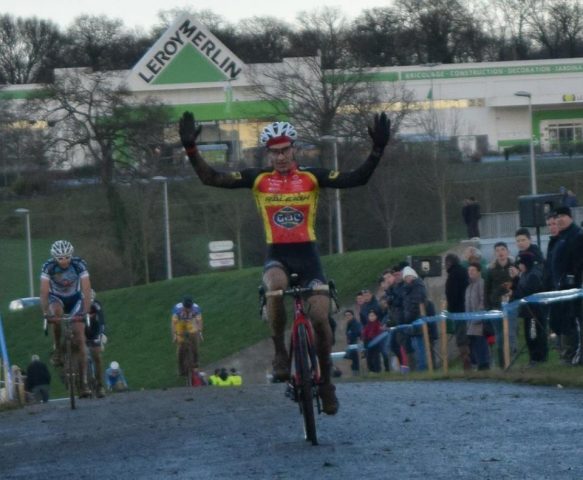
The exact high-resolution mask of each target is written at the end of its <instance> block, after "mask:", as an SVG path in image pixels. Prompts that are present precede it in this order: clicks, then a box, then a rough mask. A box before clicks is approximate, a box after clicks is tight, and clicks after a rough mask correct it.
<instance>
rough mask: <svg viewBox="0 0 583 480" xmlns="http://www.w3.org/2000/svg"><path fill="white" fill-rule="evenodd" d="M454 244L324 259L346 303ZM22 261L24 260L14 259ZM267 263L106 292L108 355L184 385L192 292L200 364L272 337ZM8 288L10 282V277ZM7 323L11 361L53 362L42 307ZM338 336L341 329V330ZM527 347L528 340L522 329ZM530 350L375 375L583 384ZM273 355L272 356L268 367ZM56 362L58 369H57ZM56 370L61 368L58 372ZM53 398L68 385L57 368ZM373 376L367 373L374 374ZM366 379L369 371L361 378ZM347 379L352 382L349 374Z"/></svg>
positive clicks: (7, 316) (143, 378) (572, 371)
mask: <svg viewBox="0 0 583 480" xmlns="http://www.w3.org/2000/svg"><path fill="white" fill-rule="evenodd" d="M449 246H450V245H447V244H428V245H420V246H416V247H403V248H396V249H382V250H366V251H360V252H353V253H346V254H344V255H332V256H329V257H324V258H323V263H324V268H325V271H326V272H327V274H328V276H329V278H333V279H334V280H335V281H336V284H337V286H338V289H339V296H340V300H341V305H342V306H345V307H346V306H348V305H351V304H352V303H353V301H354V296H355V293H356V292H357V291H358V290H359V289H361V288H363V287H369V288H371V289H372V288H374V287H375V286H376V285H375V282H376V278H377V277H378V276H379V274H380V273H381V272H382V271H383V269H385V268H387V267H389V266H391V265H394V264H395V263H397V262H398V261H401V260H403V259H404V258H405V257H406V256H407V255H432V254H439V253H441V252H444V251H445V250H447V248H448V247H449ZM15 264H17V262H16V260H15ZM260 279H261V268H249V269H243V270H234V271H224V272H217V273H212V274H203V275H197V276H191V277H180V278H177V279H174V280H169V281H162V282H157V283H152V284H150V285H143V286H138V287H133V288H124V289H119V290H111V291H107V292H102V293H100V294H99V298H100V300H101V301H102V303H103V305H104V308H105V312H106V321H107V335H108V337H109V343H108V345H107V347H106V350H105V352H104V361H105V363H109V362H111V361H112V360H117V361H118V362H120V364H121V365H122V368H123V369H124V371H125V373H126V376H127V378H128V381H129V383H130V387H131V388H132V389H141V388H145V389H152V388H167V387H173V386H178V385H180V384H181V382H180V380H179V379H178V377H177V376H176V360H175V350H174V345H173V344H172V342H171V338H170V311H171V308H172V306H173V305H174V304H175V303H176V302H178V301H179V300H180V298H181V296H182V295H183V294H184V293H186V292H188V293H191V294H192V295H193V296H194V298H195V301H196V302H197V303H199V304H200V305H201V307H202V309H203V315H204V320H205V336H204V342H203V343H202V345H201V364H202V365H203V366H204V365H208V364H210V363H214V362H217V361H219V360H220V359H222V358H225V357H227V356H228V355H231V354H233V353H235V352H237V351H239V350H241V349H243V348H245V347H248V346H250V345H252V344H254V343H256V342H258V341H259V340H262V339H264V338H266V337H268V336H269V329H268V327H267V325H266V324H265V323H264V322H263V321H262V320H260V319H259V316H258V295H257V287H258V285H259V282H260ZM6 285H8V286H9V282H7V283H6ZM4 312H5V313H4V316H3V323H4V330H5V334H6V341H7V345H8V352H9V355H10V360H11V363H12V364H17V365H20V366H21V367H25V366H26V365H27V364H28V362H29V360H30V356H31V354H33V353H38V354H39V355H41V358H42V359H43V360H47V358H48V355H49V352H50V350H51V344H52V340H51V337H50V336H49V337H45V336H44V335H43V332H42V322H41V318H40V310H39V309H37V308H33V309H30V310H27V311H22V312H6V310H5V309H4ZM338 334H340V335H341V334H342V333H341V332H338ZM519 339H520V344H519V347H521V346H522V345H523V343H524V340H523V336H522V335H520V337H519ZM527 361H528V355H527V353H526V352H525V353H523V355H522V356H521V357H520V358H519V359H518V361H517V362H516V364H515V365H514V366H513V368H512V369H511V370H510V371H508V372H501V371H500V370H498V369H493V370H491V371H489V372H475V373H470V374H465V373H464V372H462V370H461V368H460V367H459V365H458V364H457V363H456V362H453V363H452V364H451V366H450V370H449V372H448V373H447V374H444V373H443V372H441V371H440V370H436V371H435V372H433V373H432V374H430V373H427V372H422V373H411V374H410V375H408V376H402V375H400V374H398V373H389V374H382V375H380V376H371V377H370V379H374V380H379V379H381V380H404V379H409V380H448V379H462V378H463V379H470V380H474V379H489V380H494V381H512V382H519V383H528V384H533V385H558V384H560V385H562V386H564V387H579V388H581V387H583V376H582V375H581V370H580V369H579V368H577V367H565V366H561V365H559V362H558V358H557V355H556V352H555V351H551V356H550V361H549V362H548V363H547V364H545V365H541V366H539V367H537V368H536V369H528V370H527V369H524V365H525V364H526V363H527ZM268 364H269V359H266V365H268ZM51 368H52V367H51ZM52 373H53V374H55V372H54V371H52ZM54 378H55V380H54V381H53V396H58V395H63V394H64V390H63V388H62V386H61V384H60V382H59V381H58V378H57V376H56V374H55V375H54ZM368 378H369V377H365V379H368ZM360 379H362V377H360ZM343 380H346V381H351V379H349V378H345V379H343Z"/></svg>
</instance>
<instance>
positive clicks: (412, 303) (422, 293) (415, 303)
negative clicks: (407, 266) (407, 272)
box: [403, 278, 427, 324]
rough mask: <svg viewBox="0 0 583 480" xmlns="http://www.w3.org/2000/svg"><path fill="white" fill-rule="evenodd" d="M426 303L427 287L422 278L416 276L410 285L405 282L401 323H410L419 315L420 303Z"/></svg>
mask: <svg viewBox="0 0 583 480" xmlns="http://www.w3.org/2000/svg"><path fill="white" fill-rule="evenodd" d="M426 303H427V289H426V288H425V284H424V283H423V280H421V279H420V278H416V279H415V280H413V282H412V283H411V284H410V285H407V284H405V295H404V297H403V323H406V324H410V323H411V322H413V321H415V320H417V319H418V318H419V317H421V307H420V305H421V304H424V305H425V304H426Z"/></svg>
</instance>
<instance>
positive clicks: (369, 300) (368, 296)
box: [359, 289, 381, 327]
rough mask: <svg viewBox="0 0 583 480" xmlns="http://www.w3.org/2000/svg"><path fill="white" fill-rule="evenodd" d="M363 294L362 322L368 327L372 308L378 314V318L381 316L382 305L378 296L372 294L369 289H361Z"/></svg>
mask: <svg viewBox="0 0 583 480" xmlns="http://www.w3.org/2000/svg"><path fill="white" fill-rule="evenodd" d="M360 294H361V295H362V305H360V311H359V316H360V323H362V326H363V327H366V323H367V322H368V314H369V312H370V311H371V310H374V312H375V313H376V314H377V318H380V317H381V307H380V306H379V302H378V301H377V299H376V297H375V296H374V295H373V294H372V292H371V291H370V290H368V289H363V290H361V291H360Z"/></svg>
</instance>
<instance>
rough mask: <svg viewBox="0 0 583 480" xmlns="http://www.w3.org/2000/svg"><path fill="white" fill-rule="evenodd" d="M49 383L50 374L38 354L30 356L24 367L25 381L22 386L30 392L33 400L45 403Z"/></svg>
mask: <svg viewBox="0 0 583 480" xmlns="http://www.w3.org/2000/svg"><path fill="white" fill-rule="evenodd" d="M50 385H51V374H50V373H49V369H48V368H47V366H46V365H45V364H44V363H43V362H41V361H40V358H39V356H38V355H33V356H32V357H31V362H30V364H29V365H28V367H27V368H26V382H25V385H24V388H25V390H26V391H27V392H29V393H30V395H31V396H32V398H33V400H34V402H36V403H39V402H42V403H47V402H48V401H49V391H50Z"/></svg>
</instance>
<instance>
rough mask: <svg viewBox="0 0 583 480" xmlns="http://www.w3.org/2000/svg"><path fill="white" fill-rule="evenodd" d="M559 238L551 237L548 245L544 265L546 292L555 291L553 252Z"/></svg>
mask: <svg viewBox="0 0 583 480" xmlns="http://www.w3.org/2000/svg"><path fill="white" fill-rule="evenodd" d="M558 239H559V236H558V235H557V236H555V237H549V243H548V245H547V258H546V261H545V264H544V276H543V281H544V284H545V290H554V288H555V287H554V285H553V275H552V271H551V264H552V263H553V250H554V248H555V245H556V243H557V240H558Z"/></svg>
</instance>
